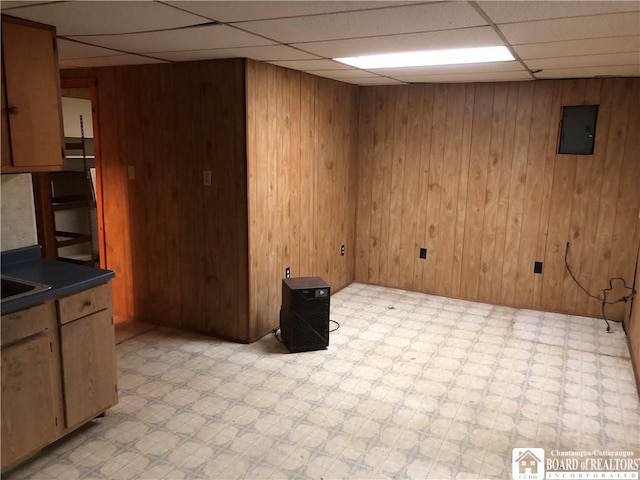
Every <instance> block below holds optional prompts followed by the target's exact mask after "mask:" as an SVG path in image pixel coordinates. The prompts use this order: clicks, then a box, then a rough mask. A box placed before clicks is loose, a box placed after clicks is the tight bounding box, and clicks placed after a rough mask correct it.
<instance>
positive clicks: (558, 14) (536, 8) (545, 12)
mask: <svg viewBox="0 0 640 480" xmlns="http://www.w3.org/2000/svg"><path fill="white" fill-rule="evenodd" d="M478 5H479V6H480V8H482V9H483V10H484V11H485V13H486V14H487V15H489V17H490V18H491V20H493V21H494V23H511V22H526V21H531V20H544V19H549V18H564V17H578V16H583V15H600V14H605V13H616V12H630V11H637V10H640V2H633V1H624V2H618V1H588V2H586V1H584V0H582V1H573V2H567V1H546V2H541V1H534V2H532V1H505V2H496V1H488V2H485V1H480V2H478Z"/></svg>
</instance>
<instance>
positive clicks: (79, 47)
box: [58, 38, 121, 62]
mask: <svg viewBox="0 0 640 480" xmlns="http://www.w3.org/2000/svg"><path fill="white" fill-rule="evenodd" d="M114 55H121V52H117V51H115V50H109V49H108V48H102V47H94V46H93V45H86V44H84V43H79V42H72V41H71V40H65V39H64V38H59V39H58V58H59V60H60V61H61V62H62V61H64V60H72V59H74V58H92V57H112V56H114Z"/></svg>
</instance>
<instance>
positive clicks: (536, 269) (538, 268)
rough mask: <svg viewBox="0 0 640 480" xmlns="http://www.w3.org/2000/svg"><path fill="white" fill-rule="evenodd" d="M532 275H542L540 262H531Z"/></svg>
mask: <svg viewBox="0 0 640 480" xmlns="http://www.w3.org/2000/svg"><path fill="white" fill-rule="evenodd" d="M533 273H542V262H533Z"/></svg>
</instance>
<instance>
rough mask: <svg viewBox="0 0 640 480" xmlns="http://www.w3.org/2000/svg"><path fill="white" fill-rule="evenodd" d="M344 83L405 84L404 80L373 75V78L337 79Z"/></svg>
mask: <svg viewBox="0 0 640 480" xmlns="http://www.w3.org/2000/svg"><path fill="white" fill-rule="evenodd" d="M339 81H340V82H344V83H352V84H354V85H361V86H375V85H405V83H406V82H401V81H400V80H395V79H393V78H385V77H375V78H343V79H341V80H339Z"/></svg>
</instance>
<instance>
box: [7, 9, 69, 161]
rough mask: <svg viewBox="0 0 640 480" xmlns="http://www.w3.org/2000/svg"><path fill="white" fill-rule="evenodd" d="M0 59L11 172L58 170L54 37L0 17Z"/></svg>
mask: <svg viewBox="0 0 640 480" xmlns="http://www.w3.org/2000/svg"><path fill="white" fill-rule="evenodd" d="M2 53H3V60H4V65H3V68H4V75H5V79H4V81H5V87H6V91H5V92H4V94H5V97H6V98H5V101H6V103H7V106H6V113H7V114H8V121H9V135H10V138H11V157H12V165H13V167H16V169H20V168H22V169H24V170H25V171H28V170H29V169H31V167H33V169H34V171H35V170H47V169H49V170H51V169H56V167H57V169H59V168H61V167H62V162H63V150H62V110H61V100H60V87H59V78H58V75H59V74H58V62H57V54H56V50H55V31H54V30H53V29H50V28H45V27H44V26H43V27H42V28H39V27H32V26H30V25H25V24H22V23H20V22H17V21H14V20H9V19H7V18H6V17H3V18H2ZM3 113H4V112H3ZM3 149H4V148H3ZM3 153H4V152H3ZM3 163H4V162H3Z"/></svg>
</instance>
